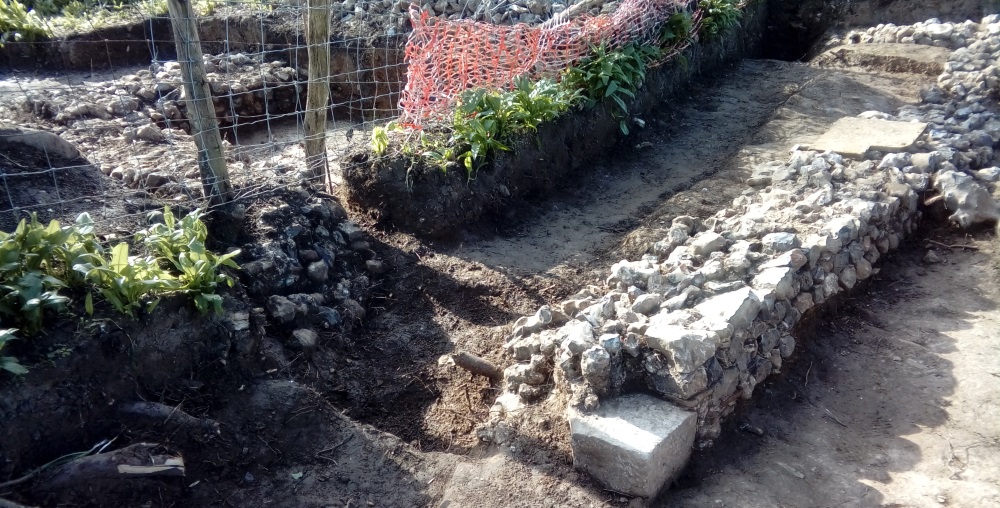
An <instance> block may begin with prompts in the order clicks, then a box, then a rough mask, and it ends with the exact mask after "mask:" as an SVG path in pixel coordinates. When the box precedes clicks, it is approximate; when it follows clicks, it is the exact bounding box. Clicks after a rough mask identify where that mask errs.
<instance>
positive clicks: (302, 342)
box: [292, 328, 319, 356]
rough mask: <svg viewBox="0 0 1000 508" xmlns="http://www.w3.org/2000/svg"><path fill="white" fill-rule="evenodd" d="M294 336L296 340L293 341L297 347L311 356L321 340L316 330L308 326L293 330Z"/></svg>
mask: <svg viewBox="0 0 1000 508" xmlns="http://www.w3.org/2000/svg"><path fill="white" fill-rule="evenodd" d="M292 338H293V339H294V342H293V343H292V345H293V346H295V347H296V348H297V349H301V350H302V352H303V353H304V354H305V355H306V356H309V355H311V354H312V352H313V351H314V350H315V349H316V344H317V343H318V342H319V336H318V335H316V332H314V331H312V330H310V329H308V328H300V329H298V330H295V331H294V332H292Z"/></svg>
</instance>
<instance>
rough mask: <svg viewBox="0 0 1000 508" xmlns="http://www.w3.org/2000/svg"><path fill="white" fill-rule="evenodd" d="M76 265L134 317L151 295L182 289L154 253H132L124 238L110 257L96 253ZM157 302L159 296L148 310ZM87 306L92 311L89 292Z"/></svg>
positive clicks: (119, 309)
mask: <svg viewBox="0 0 1000 508" xmlns="http://www.w3.org/2000/svg"><path fill="white" fill-rule="evenodd" d="M74 268H75V269H76V270H77V271H78V272H80V273H82V274H84V275H85V276H86V278H87V280H88V281H89V282H91V283H93V284H94V286H95V287H96V289H97V291H98V292H99V293H100V294H101V296H103V297H104V299H105V300H107V301H108V302H109V303H110V304H111V305H112V306H113V307H114V308H115V310H117V311H118V312H121V313H122V314H126V315H128V316H132V317H134V316H135V310H136V309H139V308H141V307H142V305H143V303H144V301H145V300H147V299H148V298H150V297H152V296H156V295H161V294H163V293H165V292H169V291H176V290H178V289H180V284H179V283H178V282H177V280H176V278H175V277H173V276H171V275H170V274H169V273H168V272H167V271H165V270H164V269H163V268H161V267H160V264H159V262H158V260H157V259H156V258H155V257H153V256H129V245H128V244H127V243H124V242H122V243H119V244H118V245H115V246H114V247H113V248H112V249H111V257H110V258H109V259H105V258H103V257H101V256H93V257H91V258H90V259H89V262H85V263H79V264H77V265H76V266H75V267H74ZM158 303H160V300H159V298H156V299H154V300H153V301H152V302H150V303H149V304H148V306H147V307H146V311H147V312H151V311H152V310H153V309H154V308H156V305H157V304H158ZM86 306H87V312H93V301H92V297H91V296H90V295H88V296H87V302H86Z"/></svg>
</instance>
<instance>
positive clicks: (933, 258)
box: [923, 250, 941, 265]
mask: <svg viewBox="0 0 1000 508" xmlns="http://www.w3.org/2000/svg"><path fill="white" fill-rule="evenodd" d="M923 261H924V263H927V264H929V265H931V264H934V263H940V262H941V257H940V256H938V254H937V252H934V251H933V250H929V251H927V254H924V260H923Z"/></svg>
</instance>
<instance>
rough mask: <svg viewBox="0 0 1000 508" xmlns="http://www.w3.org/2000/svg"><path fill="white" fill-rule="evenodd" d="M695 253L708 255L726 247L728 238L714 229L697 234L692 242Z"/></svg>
mask: <svg viewBox="0 0 1000 508" xmlns="http://www.w3.org/2000/svg"><path fill="white" fill-rule="evenodd" d="M691 247H692V249H693V252H694V255H696V256H707V255H709V254H711V253H713V252H716V251H720V250H722V249H723V248H725V247H726V238H725V237H723V236H722V235H720V234H718V233H715V232H713V231H705V232H703V233H699V234H698V235H697V236H695V238H694V241H693V242H691Z"/></svg>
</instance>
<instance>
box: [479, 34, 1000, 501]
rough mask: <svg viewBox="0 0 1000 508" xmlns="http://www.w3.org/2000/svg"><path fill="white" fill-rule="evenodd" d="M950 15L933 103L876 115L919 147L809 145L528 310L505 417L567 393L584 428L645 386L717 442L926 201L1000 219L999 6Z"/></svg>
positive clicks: (501, 405)
mask: <svg viewBox="0 0 1000 508" xmlns="http://www.w3.org/2000/svg"><path fill="white" fill-rule="evenodd" d="M937 25H940V24H939V23H936V21H935V20H931V21H929V22H927V23H923V24H920V25H918V26H917V28H914V27H897V28H898V29H899V30H900V31H902V32H904V33H911V34H916V33H923V32H920V31H919V30H924V31H926V32H927V33H931V32H933V33H944V32H946V31H947V30H944V29H938V28H932V29H931V30H929V31H928V30H927V27H936V26H937ZM947 26H949V27H950V30H951V36H949V38H948V39H947V41H948V42H947V43H948V44H949V47H954V51H953V52H952V53H951V55H950V56H949V60H948V63H947V64H946V67H945V68H946V69H947V71H946V72H945V73H944V74H942V75H941V76H940V77H939V79H938V80H937V85H936V86H933V87H931V88H929V89H928V90H927V91H926V92H925V93H924V94H923V100H922V102H921V103H920V104H916V105H912V106H906V107H904V108H902V109H901V110H900V111H898V112H895V114H890V113H887V112H867V113H864V114H862V116H863V117H867V118H880V119H884V120H893V121H902V122H924V123H926V126H927V127H926V130H925V133H924V135H922V136H921V138H920V139H919V140H918V141H917V142H916V143H914V145H913V146H912V147H911V148H910V149H909V150H907V151H905V152H899V153H887V154H882V153H873V152H869V153H867V154H865V157H864V158H863V159H862V158H858V159H856V160H852V159H848V158H845V157H843V156H841V155H839V154H837V153H833V152H817V151H809V150H794V151H792V152H791V154H790V156H789V157H788V158H787V159H786V160H780V161H773V162H770V163H765V164H760V165H758V166H757V167H755V168H754V170H753V174H752V177H751V178H750V180H749V181H748V182H747V183H748V188H747V189H746V191H745V192H744V193H743V195H742V196H740V197H738V198H736V199H735V200H734V201H733V203H732V206H730V207H728V208H726V209H723V210H721V211H719V212H718V213H717V214H715V215H714V216H712V217H709V218H707V219H697V218H694V217H684V216H682V217H677V218H675V219H674V220H673V224H672V226H671V227H670V229H669V231H668V233H667V235H666V236H665V237H664V238H663V239H662V240H661V241H660V242H658V243H656V244H655V245H654V246H653V247H652V249H651V250H650V252H648V253H647V254H646V255H645V256H643V258H642V259H639V260H634V261H621V262H619V263H616V264H615V265H614V266H612V267H611V270H610V272H609V274H608V277H607V279H606V281H605V284H604V285H603V286H589V287H586V288H583V289H581V291H579V292H578V293H577V294H575V295H573V296H571V297H569V298H568V299H566V300H565V301H562V302H559V303H553V304H551V305H546V306H543V307H542V308H540V309H539V310H538V312H537V313H536V314H535V315H533V316H528V317H523V318H521V319H519V320H518V321H517V322H516V323H515V325H514V328H513V333H512V335H511V337H510V340H509V342H508V343H507V345H506V347H507V350H508V352H509V354H510V355H511V357H512V360H513V361H514V362H515V363H514V364H513V365H511V366H509V367H508V368H507V369H506V370H505V376H504V389H505V391H504V393H503V394H502V395H501V396H500V397H499V398H498V400H497V404H496V407H495V408H494V409H495V414H496V415H497V417H496V418H497V419H496V420H495V421H494V422H493V424H494V425H498V424H502V423H501V422H502V421H503V418H505V417H510V418H516V415H517V411H516V410H517V409H518V408H520V407H523V405H524V404H529V403H533V402H537V401H539V400H542V399H544V398H546V397H556V398H561V399H562V400H565V402H566V404H567V405H568V407H569V413H570V420H571V425H573V421H574V419H576V418H578V417H577V416H575V415H578V414H581V413H582V414H588V413H593V412H595V411H598V410H600V409H601V407H602V405H605V404H607V402H608V401H610V400H614V399H616V398H617V397H618V396H619V395H621V394H624V393H630V392H646V393H652V394H656V395H657V396H659V398H661V399H663V400H667V401H670V402H672V403H673V404H674V405H676V406H678V407H679V408H682V409H685V410H688V411H691V412H694V413H695V414H696V415H697V437H696V445H697V446H707V445H709V444H711V443H712V441H713V440H714V439H715V438H716V437H718V435H719V433H720V421H721V419H722V418H724V417H725V416H726V415H727V414H729V413H731V412H732V411H733V410H734V407H735V405H736V402H737V401H738V400H739V399H748V398H750V397H751V396H752V395H753V392H754V389H755V387H756V386H757V385H759V384H760V383H761V382H762V381H763V380H764V379H765V378H766V377H767V376H768V375H770V374H772V373H775V372H777V371H779V370H780V369H781V367H782V364H783V362H784V361H785V360H786V359H788V358H789V357H790V356H791V355H792V354H793V353H794V351H795V348H796V339H795V337H794V335H793V330H794V329H795V327H796V325H797V324H798V323H800V322H801V321H802V320H803V318H804V317H807V316H809V315H810V313H814V312H816V311H817V309H819V308H821V307H823V306H824V305H826V304H828V303H829V302H832V301H835V300H836V299H837V298H838V297H840V296H841V295H844V294H845V293H847V292H849V291H851V290H853V289H855V288H857V287H858V286H859V285H860V284H862V283H864V281H866V280H868V279H869V278H870V277H872V276H873V275H875V274H877V273H878V270H879V268H878V263H879V260H880V259H882V257H883V256H885V255H887V254H889V253H890V252H892V251H893V250H895V249H897V248H898V247H899V245H900V243H901V242H902V241H903V240H904V239H905V238H907V237H908V236H911V235H912V234H913V233H914V232H915V231H916V229H917V226H918V224H919V222H920V220H921V219H922V216H923V211H922V208H923V198H924V197H927V196H932V195H937V196H939V197H938V198H934V199H932V200H931V201H934V200H935V199H937V200H943V201H944V204H945V206H946V207H947V208H948V210H949V211H950V213H951V214H952V215H951V219H952V220H954V221H955V222H956V223H958V224H960V225H961V226H965V227H967V226H971V225H973V224H976V223H980V222H990V221H996V220H997V219H998V218H1000V207H998V205H997V203H996V201H995V200H994V199H993V197H992V191H993V190H994V186H995V185H996V183H997V180H998V178H1000V169H998V168H996V167H992V166H990V164H991V163H992V161H993V160H994V152H993V147H994V146H996V145H997V143H998V142H1000V121H998V120H997V119H996V117H995V112H994V111H993V110H989V109H988V106H987V104H990V103H991V102H990V101H989V100H988V99H992V98H995V95H996V93H997V91H998V90H1000V80H998V77H997V75H998V73H997V68H996V67H995V66H994V62H995V61H996V60H997V58H998V57H1000V16H990V17H987V18H985V19H983V20H982V21H981V22H980V23H973V22H969V23H963V24H951V25H947ZM955 34H959V35H960V37H954V36H955ZM907 37H910V36H907ZM930 37H931V40H932V42H933V41H934V40H938V39H934V36H933V35H932V36H930ZM866 40H867V39H866ZM871 40H872V41H874V40H875V38H874V37H872V39H871ZM940 40H942V41H944V39H940ZM923 41H924V39H923V38H920V39H919V40H918V38H914V39H913V41H912V42H913V43H921V42H923ZM907 42H910V41H907ZM508 415H509V416H508ZM574 432H575V431H574ZM574 439H575V435H574ZM608 446H609V449H613V448H614V446H612V444H609V445H608ZM605 458H607V457H605ZM578 466H581V467H582V468H583V469H588V467H587V466H586V465H585V464H583V465H581V464H578ZM608 478H609V477H602V478H599V479H601V480H602V481H605V482H606V483H607V482H609V481H611V480H609V479H608ZM611 478H614V475H612V476H611ZM611 488H615V485H612V486H611Z"/></svg>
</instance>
